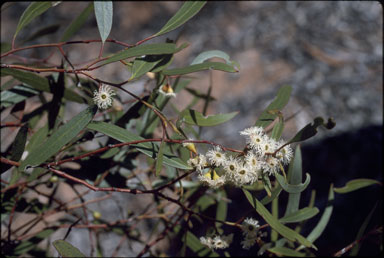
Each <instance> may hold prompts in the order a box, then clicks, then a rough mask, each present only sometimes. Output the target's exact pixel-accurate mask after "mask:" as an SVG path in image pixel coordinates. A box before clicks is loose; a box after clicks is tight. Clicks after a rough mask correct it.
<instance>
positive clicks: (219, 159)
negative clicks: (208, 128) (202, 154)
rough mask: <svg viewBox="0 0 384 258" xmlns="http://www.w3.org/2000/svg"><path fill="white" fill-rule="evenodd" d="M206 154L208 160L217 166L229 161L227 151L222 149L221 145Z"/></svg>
mask: <svg viewBox="0 0 384 258" xmlns="http://www.w3.org/2000/svg"><path fill="white" fill-rule="evenodd" d="M206 156H207V158H208V160H209V161H210V162H211V163H212V164H213V165H216V166H223V165H224V164H225V163H226V162H227V157H226V156H225V153H224V152H222V151H221V148H220V147H219V146H216V147H215V148H214V149H212V150H210V151H208V152H207V154H206Z"/></svg>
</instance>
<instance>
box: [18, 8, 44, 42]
mask: <svg viewBox="0 0 384 258" xmlns="http://www.w3.org/2000/svg"><path fill="white" fill-rule="evenodd" d="M51 6H52V4H51V2H49V1H48V2H32V3H31V4H30V5H29V6H28V7H27V9H25V11H24V12H23V14H22V15H21V17H20V20H19V23H18V24H17V27H16V32H15V35H13V38H16V36H17V34H18V33H19V32H20V30H21V29H22V28H24V27H25V26H26V25H28V24H29V23H30V22H31V21H32V20H33V19H35V18H36V17H37V16H39V15H41V14H43V13H44V12H45V11H47V10H48V9H49V8H50V7H51Z"/></svg>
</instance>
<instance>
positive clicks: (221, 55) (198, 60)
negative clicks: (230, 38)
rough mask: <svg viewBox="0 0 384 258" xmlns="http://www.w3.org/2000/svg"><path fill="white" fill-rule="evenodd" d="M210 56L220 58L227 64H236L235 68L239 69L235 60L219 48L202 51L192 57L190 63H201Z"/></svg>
mask: <svg viewBox="0 0 384 258" xmlns="http://www.w3.org/2000/svg"><path fill="white" fill-rule="evenodd" d="M210 58H222V59H224V60H225V62H226V63H227V64H229V65H232V66H237V68H238V69H240V65H239V64H238V63H237V62H235V61H232V60H230V59H229V55H228V54H227V53H225V52H223V51H221V50H209V51H204V52H202V53H200V54H199V55H198V56H197V57H195V59H193V61H192V63H191V65H194V64H201V63H203V62H205V61H206V60H208V59H210Z"/></svg>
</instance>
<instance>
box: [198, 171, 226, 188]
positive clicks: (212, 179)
mask: <svg viewBox="0 0 384 258" xmlns="http://www.w3.org/2000/svg"><path fill="white" fill-rule="evenodd" d="M198 179H199V181H200V182H201V183H203V184H205V185H208V186H209V187H212V188H213V189H217V188H219V187H221V186H223V185H224V184H225V177H223V176H219V175H218V174H217V173H216V171H215V170H214V169H210V170H209V171H208V172H207V173H205V174H200V175H199V176H198Z"/></svg>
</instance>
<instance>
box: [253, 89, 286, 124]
mask: <svg viewBox="0 0 384 258" xmlns="http://www.w3.org/2000/svg"><path fill="white" fill-rule="evenodd" d="M291 91H292V87H291V86H283V87H281V88H280V89H279V91H278V92H277V96H276V98H275V99H274V100H273V101H272V102H271V103H270V104H269V105H268V107H267V108H266V109H265V110H264V111H263V113H261V115H260V116H259V118H258V120H257V121H256V123H255V126H260V127H263V128H265V127H267V126H268V125H269V124H270V123H272V122H273V120H275V118H276V117H277V116H278V114H277V113H270V112H269V111H270V110H282V109H283V108H284V107H285V105H287V103H288V101H289V98H290V96H291Z"/></svg>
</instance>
